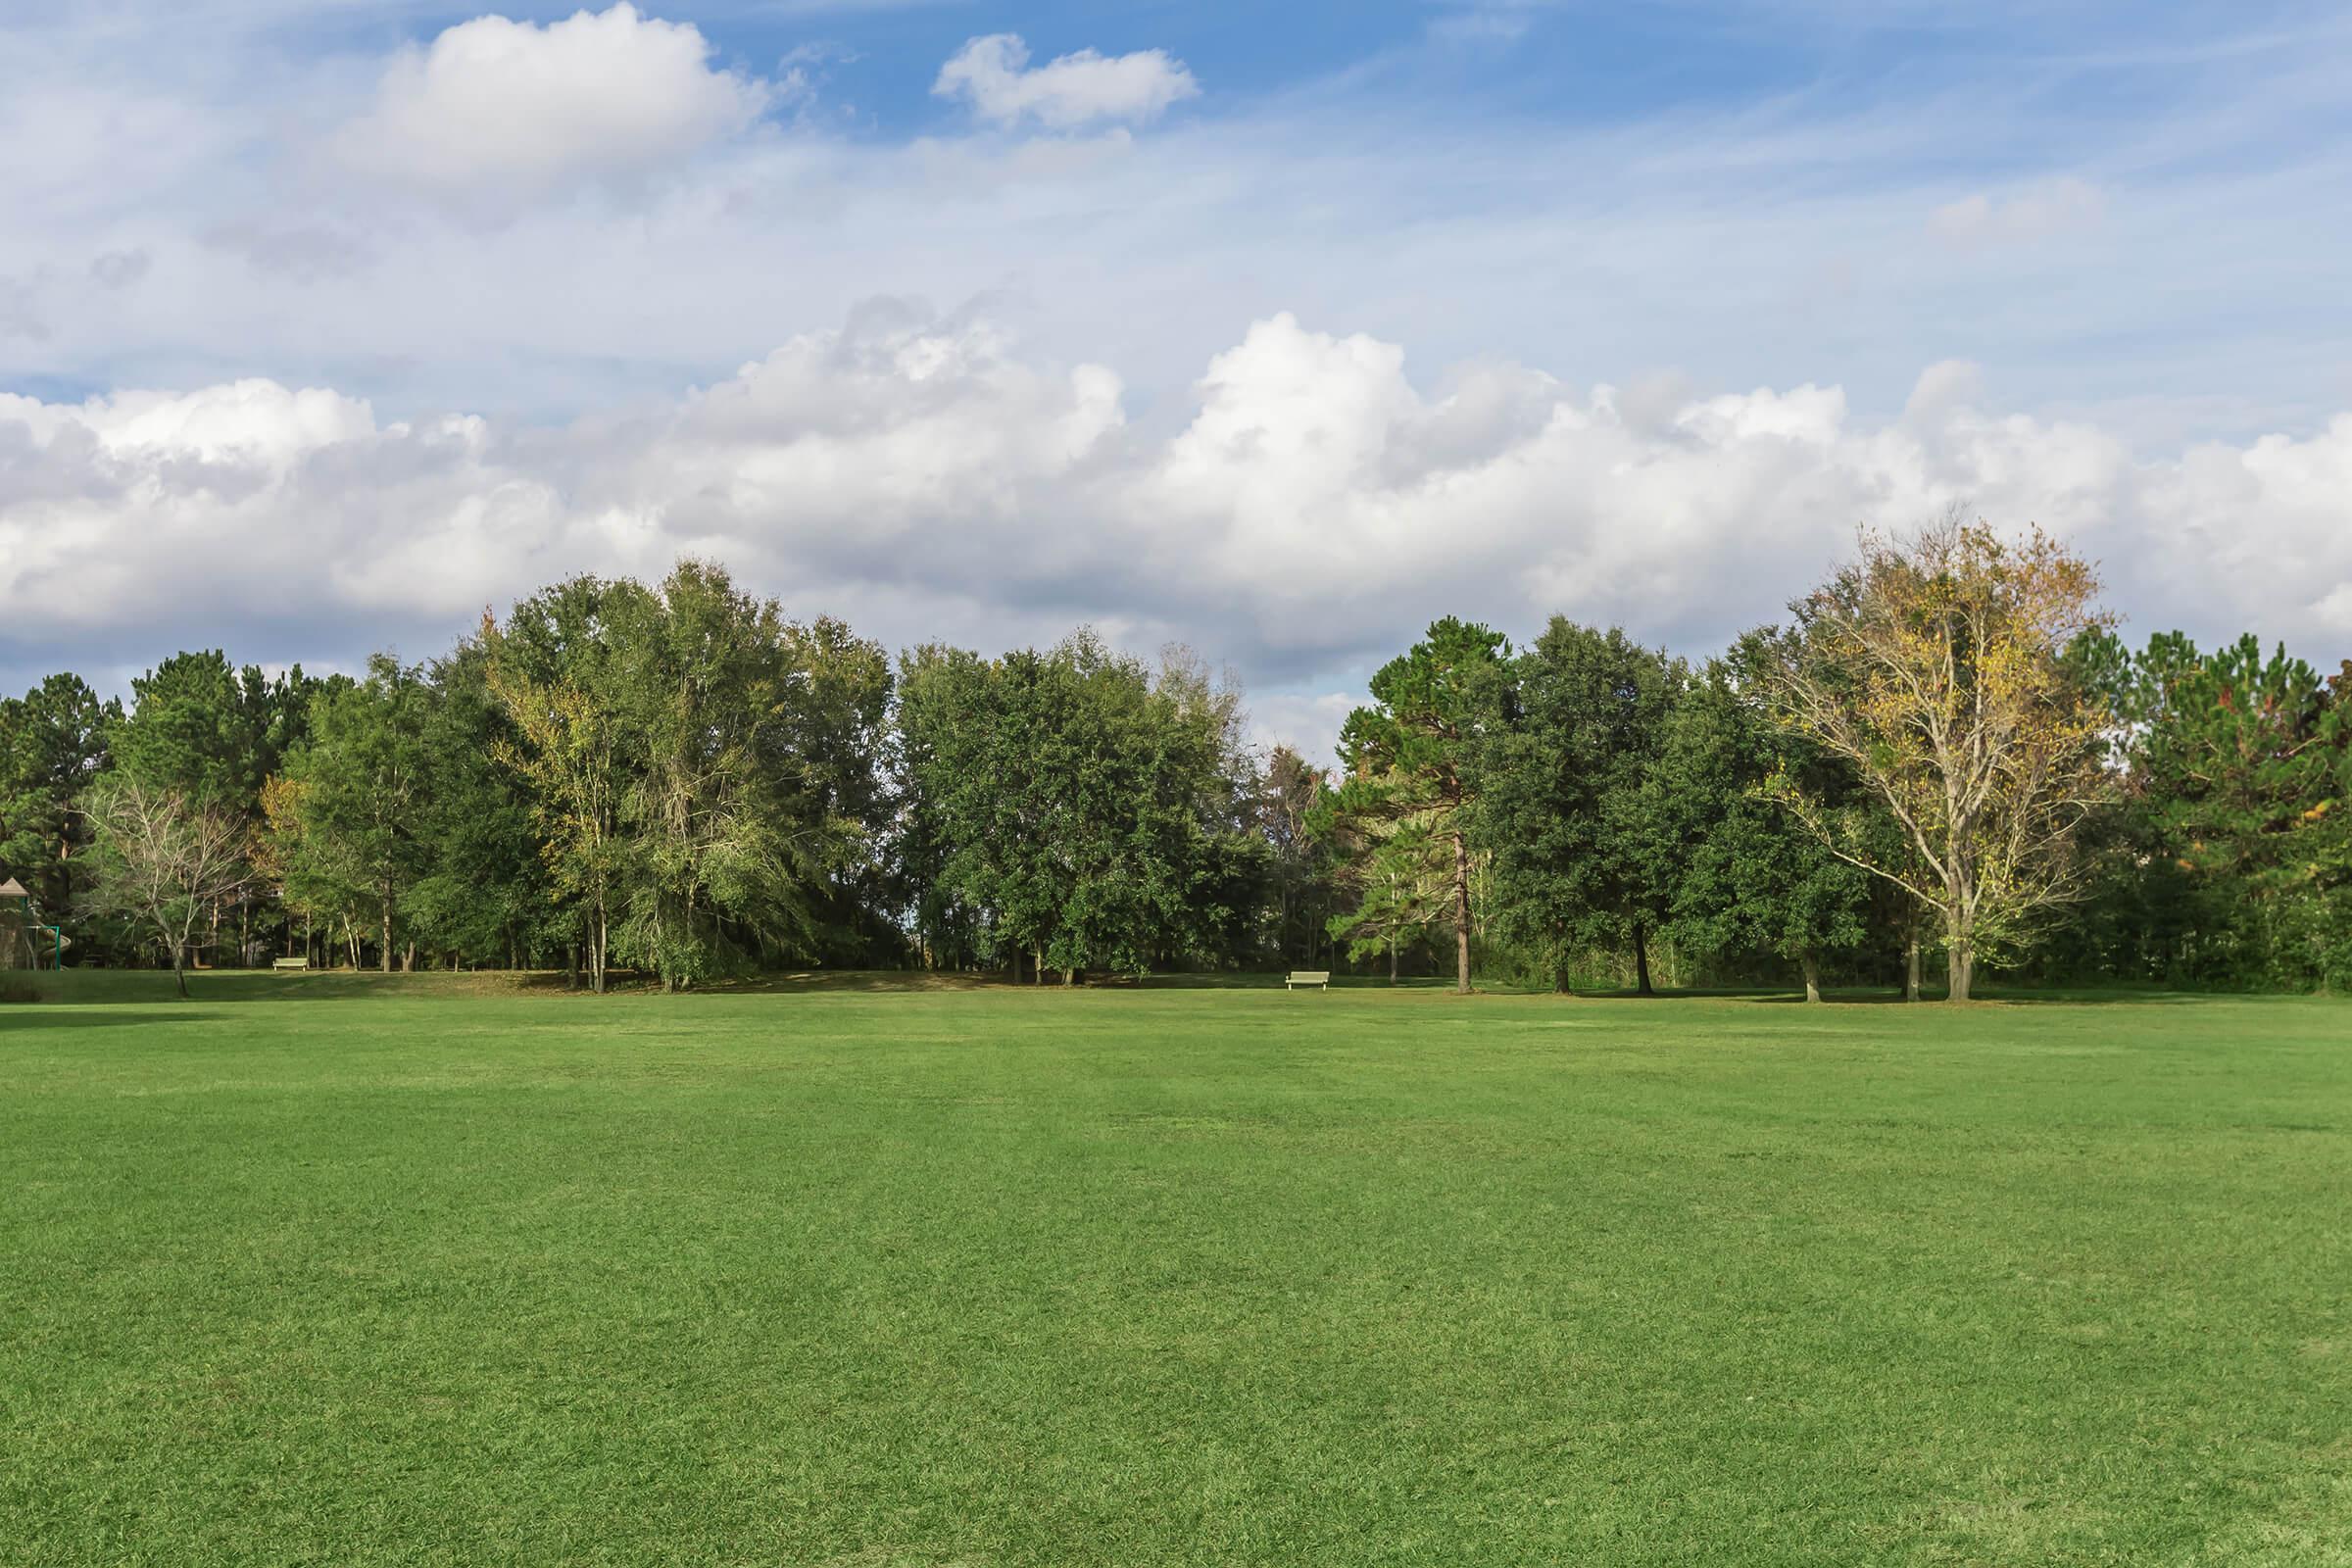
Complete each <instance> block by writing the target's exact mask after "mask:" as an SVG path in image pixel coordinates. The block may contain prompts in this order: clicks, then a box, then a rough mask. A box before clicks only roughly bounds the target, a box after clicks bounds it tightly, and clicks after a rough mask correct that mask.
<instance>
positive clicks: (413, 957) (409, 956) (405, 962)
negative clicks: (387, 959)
mask: <svg viewBox="0 0 2352 1568" xmlns="http://www.w3.org/2000/svg"><path fill="white" fill-rule="evenodd" d="M400 972H401V973H402V974H415V973H416V972H417V944H416V943H415V942H413V941H412V942H411V943H410V944H409V945H408V946H407V947H405V948H403V949H401V952H400Z"/></svg>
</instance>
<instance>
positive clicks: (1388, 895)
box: [1324, 813, 1458, 985]
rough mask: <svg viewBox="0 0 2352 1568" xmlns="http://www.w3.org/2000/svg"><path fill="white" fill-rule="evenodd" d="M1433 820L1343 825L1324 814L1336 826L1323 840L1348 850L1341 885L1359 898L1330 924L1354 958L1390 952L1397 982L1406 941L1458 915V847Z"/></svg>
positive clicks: (1373, 818)
mask: <svg viewBox="0 0 2352 1568" xmlns="http://www.w3.org/2000/svg"><path fill="white" fill-rule="evenodd" d="M1434 817H1435V813H1426V814H1424V815H1421V816H1415V817H1393V816H1380V815H1370V816H1364V817H1359V818H1357V819H1355V820H1354V821H1352V822H1351V823H1348V824H1347V825H1346V826H1344V827H1343V826H1340V825H1339V824H1338V823H1337V822H1336V820H1333V819H1331V818H1326V819H1325V820H1326V821H1327V822H1330V824H1331V825H1330V826H1329V827H1328V828H1327V833H1328V837H1327V838H1326V839H1325V841H1324V842H1327V843H1334V844H1337V845H1340V846H1343V847H1344V848H1345V849H1346V850H1347V851H1348V854H1347V858H1346V860H1345V869H1344V870H1343V871H1342V873H1341V885H1342V886H1343V887H1344V888H1345V889H1346V891H1347V892H1348V894H1349V895H1350V896H1351V898H1352V907H1349V908H1348V909H1346V910H1343V911H1341V912H1339V913H1335V914H1333V915H1331V916H1330V917H1329V918H1328V922H1327V929H1328V931H1329V933H1330V935H1331V936H1332V937H1333V938H1334V939H1335V940H1337V939H1340V938H1345V939H1346V940H1347V942H1348V961H1349V962H1351V963H1361V962H1363V961H1364V960H1365V959H1367V958H1371V957H1374V956H1381V955H1386V956H1387V957H1388V960H1389V983H1390V984H1391V985H1394V984H1396V983H1397V955H1398V953H1399V952H1400V951H1401V950H1402V949H1403V948H1404V947H1405V945H1406V944H1407V943H1418V942H1420V941H1422V940H1424V939H1425V938H1426V937H1427V936H1428V934H1429V932H1430V931H1431V930H1432V929H1433V928H1435V927H1436V926H1437V925H1438V924H1439V923H1440V922H1442V921H1444V920H1446V918H1447V916H1448V915H1453V914H1456V912H1457V911H1456V909H1455V895H1456V892H1457V889H1456V887H1455V874H1454V863H1453V849H1454V845H1453V842H1452V839H1451V838H1450V837H1449V836H1447V835H1446V834H1444V833H1442V832H1440V831H1438V830H1437V829H1436V828H1435V827H1434V826H1433V821H1434ZM1457 956H1458V954H1457Z"/></svg>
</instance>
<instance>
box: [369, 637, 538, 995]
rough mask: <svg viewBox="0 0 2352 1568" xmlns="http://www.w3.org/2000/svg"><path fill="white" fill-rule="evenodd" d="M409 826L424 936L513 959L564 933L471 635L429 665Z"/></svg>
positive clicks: (468, 952)
mask: <svg viewBox="0 0 2352 1568" xmlns="http://www.w3.org/2000/svg"><path fill="white" fill-rule="evenodd" d="M426 693H427V696H428V698H429V702H428V705H427V711H426V713H425V717H424V725H423V733H422V752H423V759H422V760H423V770H422V785H421V789H420V791H419V793H420V795H421V797H422V804H421V809H420V810H419V811H418V813H417V836H418V838H419V839H420V840H421V841H422V842H423V844H424V845H425V848H426V854H425V858H424V859H425V867H426V868H425V870H424V873H423V874H422V875H421V876H419V877H418V878H417V882H416V885H415V886H414V887H412V888H411V889H410V890H409V895H408V909H409V913H410V917H411V920H412V922H413V927H414V929H416V930H417V931H418V932H419V933H420V934H421V936H422V938H423V940H425V941H426V942H428V943H431V944H433V945H435V946H437V947H438V948H440V949H441V950H442V951H444V952H447V953H450V954H453V955H460V956H464V957H465V958H466V959H467V960H469V961H475V962H479V961H483V960H485V959H486V960H488V961H490V962H493V963H503V964H505V965H506V966H508V967H510V968H513V967H515V966H517V965H518V964H521V963H523V962H526V961H528V960H529V958H530V957H532V956H536V955H537V954H539V953H540V952H542V951H543V950H544V949H545V948H546V947H548V946H549V945H551V944H555V943H560V942H562V941H563V940H564V938H565V936H566V934H567V929H568V927H567V921H566V918H565V914H564V911H563V910H561V909H559V908H558V907H557V905H556V901H555V899H554V897H553V893H554V889H553V885H552V883H551V882H550V880H549V872H548V869H547V865H546V863H545V861H544V860H543V859H542V858H540V854H539V840H538V837H537V835H536V832H535V829H534V824H533V820H532V806H533V803H532V799H531V795H530V792H529V790H528V789H527V787H526V786H525V785H524V782H523V780H522V778H521V776H520V775H519V774H517V773H516V772H515V770H514V769H512V768H510V767H507V766H505V765H503V764H502V763H501V762H500V761H499V760H498V758H499V755H500V753H501V752H502V751H503V750H508V749H511V748H513V747H514V746H515V744H516V743H517V736H516V734H515V729H514V726H513V724H512V723H511V721H510V720H509V719H508V717H507V714H506V711H505V710H504V709H503V708H502V707H501V706H500V704H499V701H498V699H497V697H496V696H495V695H494V694H493V693H492V692H491V690H490V685H489V655H488V651H487V649H485V648H484V646H483V644H482V642H481V639H480V638H479V637H469V638H466V640H465V641H463V642H461V643H460V644H459V645H458V646H457V647H456V648H455V649H454V650H452V651H451V652H450V653H449V654H448V655H447V656H446V657H444V658H442V659H439V660H437V661H435V662H433V664H432V665H431V668H430V671H429V675H428V679H427V682H426Z"/></svg>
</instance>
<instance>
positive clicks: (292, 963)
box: [270, 958, 311, 969]
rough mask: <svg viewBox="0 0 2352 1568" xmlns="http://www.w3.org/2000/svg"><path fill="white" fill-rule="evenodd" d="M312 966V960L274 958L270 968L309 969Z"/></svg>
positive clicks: (271, 960)
mask: <svg viewBox="0 0 2352 1568" xmlns="http://www.w3.org/2000/svg"><path fill="white" fill-rule="evenodd" d="M310 966H311V960H310V959H308V958H272V959H270V968H272V969H308V968H309V967H310Z"/></svg>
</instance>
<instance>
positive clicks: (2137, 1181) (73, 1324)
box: [0, 975, 2352, 1568]
mask: <svg viewBox="0 0 2352 1568" xmlns="http://www.w3.org/2000/svg"><path fill="white" fill-rule="evenodd" d="M70 978H71V977H70ZM90 978H91V979H92V980H93V981H96V980H100V979H103V977H95V976H94V977H90ZM140 978H141V979H142V980H147V979H153V980H155V981H156V982H157V986H158V989H155V990H153V991H151V992H142V993H141V994H142V995H145V996H149V997H150V998H151V1000H148V1001H144V1002H141V1003H138V1004H136V1005H96V1004H87V1005H60V1006H43V1007H33V1006H21V1005H20V1006H8V1007H0V1178H4V1192H5V1205H4V1206H0V1561H4V1562H6V1563H8V1564H11V1565H17V1564H68V1563H72V1564H81V1563H146V1564H172V1565H175V1568H176V1565H194V1564H215V1563H287V1564H294V1563H302V1564H320V1565H326V1564H335V1565H343V1564H376V1563H404V1564H410V1563H414V1564H426V1563H431V1564H453V1565H454V1564H467V1565H472V1564H495V1563H550V1564H553V1563H566V1564H574V1563H585V1564H697V1565H702V1564H769V1565H797V1564H833V1565H842V1568H849V1565H858V1568H897V1565H926V1568H929V1565H948V1564H960V1565H993V1564H1028V1563H1056V1564H1061V1563H1067V1564H1158V1563H1188V1564H1196V1563H1197V1564H1235V1563H1242V1564H1299V1563H1313V1564H1323V1563H1329V1564H1388V1563H1416V1564H1422V1563H1426V1564H1453V1563H1464V1564H1511V1565H1526V1564H1549V1563H1564V1564H1583V1563H1603V1564H1675V1565H1678V1568H1681V1565H1690V1564H1713V1563H1731V1564H1748V1563H1776V1564H1777V1563H1789V1564H1798V1563H1857V1564H1860V1563H1870V1564H1959V1563H1982V1564H2029V1565H2048V1564H2071V1563H2131V1564H2239V1563H2246V1564H2276V1565H2279V1568H2290V1565H2291V1568H2313V1565H2326V1564H2340V1563H2352V1006H2347V1005H2343V1004H2340V1003H2329V1002H2326V1001H2298V1000H2270V1001H2223V1000H2184V999H2144V1000H2132V1001H2120V1002H2108V1003H2099V1004H2084V1003H2067V1002H2047V1003H2016V1004H2008V1005H2001V1004H1993V1005H1979V1006H1974V1007H1970V1008H1965V1009H1945V1008H1941V1007H1936V1006H1922V1007H1908V1008H1906V1007H1901V1006H1895V1005H1860V1004H1848V1005H1828V1006H1823V1007H1812V1008H1808V1007H1805V1006H1802V1005H1794V1004H1791V1003H1785V1002H1779V1001H1764V1000H1711V1001H1700V1000H1668V1001H1657V1002H1638V1001H1633V1000H1617V999H1610V1000H1577V1001H1562V1000H1557V999H1552V998H1547V997H1513V996H1493V997H1480V998H1475V999H1471V1000H1468V1001H1461V1000H1456V999H1453V998H1450V997H1448V996H1446V995H1444V994H1442V993H1439V992H1433V991H1422V990H1407V991H1403V992H1390V991H1386V990H1383V989H1365V990H1342V991H1338V992H1334V993H1332V994H1330V995H1328V996H1318V995H1312V994H1300V995H1286V994H1284V993H1283V992H1281V991H1279V990H1273V991H1265V990H1201V991H1184V990H1157V989H1154V990H1145V991H1132V990H1101V991H1096V990H1081V991H1077V992H1074V993H1064V992H1062V991H1060V990H1058V989H1048V990H1044V991H1035V990H1012V989H972V990H950V991H935V990H920V989H903V988H897V987H893V986H890V985H885V984H877V985H875V986H873V987H870V988H868V987H863V986H859V985H857V984H855V983H853V984H847V985H836V986H830V987H813V988H805V989H798V990H793V989H786V990H781V991H777V992H774V993H768V994H741V995H710V996H695V997H686V998H662V997H658V996H616V997H613V998H608V999H604V1000H602V1001H599V1000H596V999H591V998H586V997H570V996H564V995H561V994H522V993H509V992H505V991H501V990H499V989H497V988H495V987H486V986H476V985H474V984H471V983H467V982H463V981H446V980H433V979H427V978H423V977H419V978H417V979H416V980H413V981H400V980H393V981H390V982H368V981H354V980H351V979H348V978H338V977H334V976H314V977H294V978H279V977H269V976H264V977H251V978H245V977H229V976H209V975H208V976H200V977H198V978H197V980H196V982H195V984H196V990H197V997H196V1000H195V1001H194V1002H192V1003H186V1004H183V1003H179V1002H176V1001H172V1000H171V999H170V997H169V991H168V986H169V981H168V977H140ZM117 984H120V982H119V981H118V982H117Z"/></svg>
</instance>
